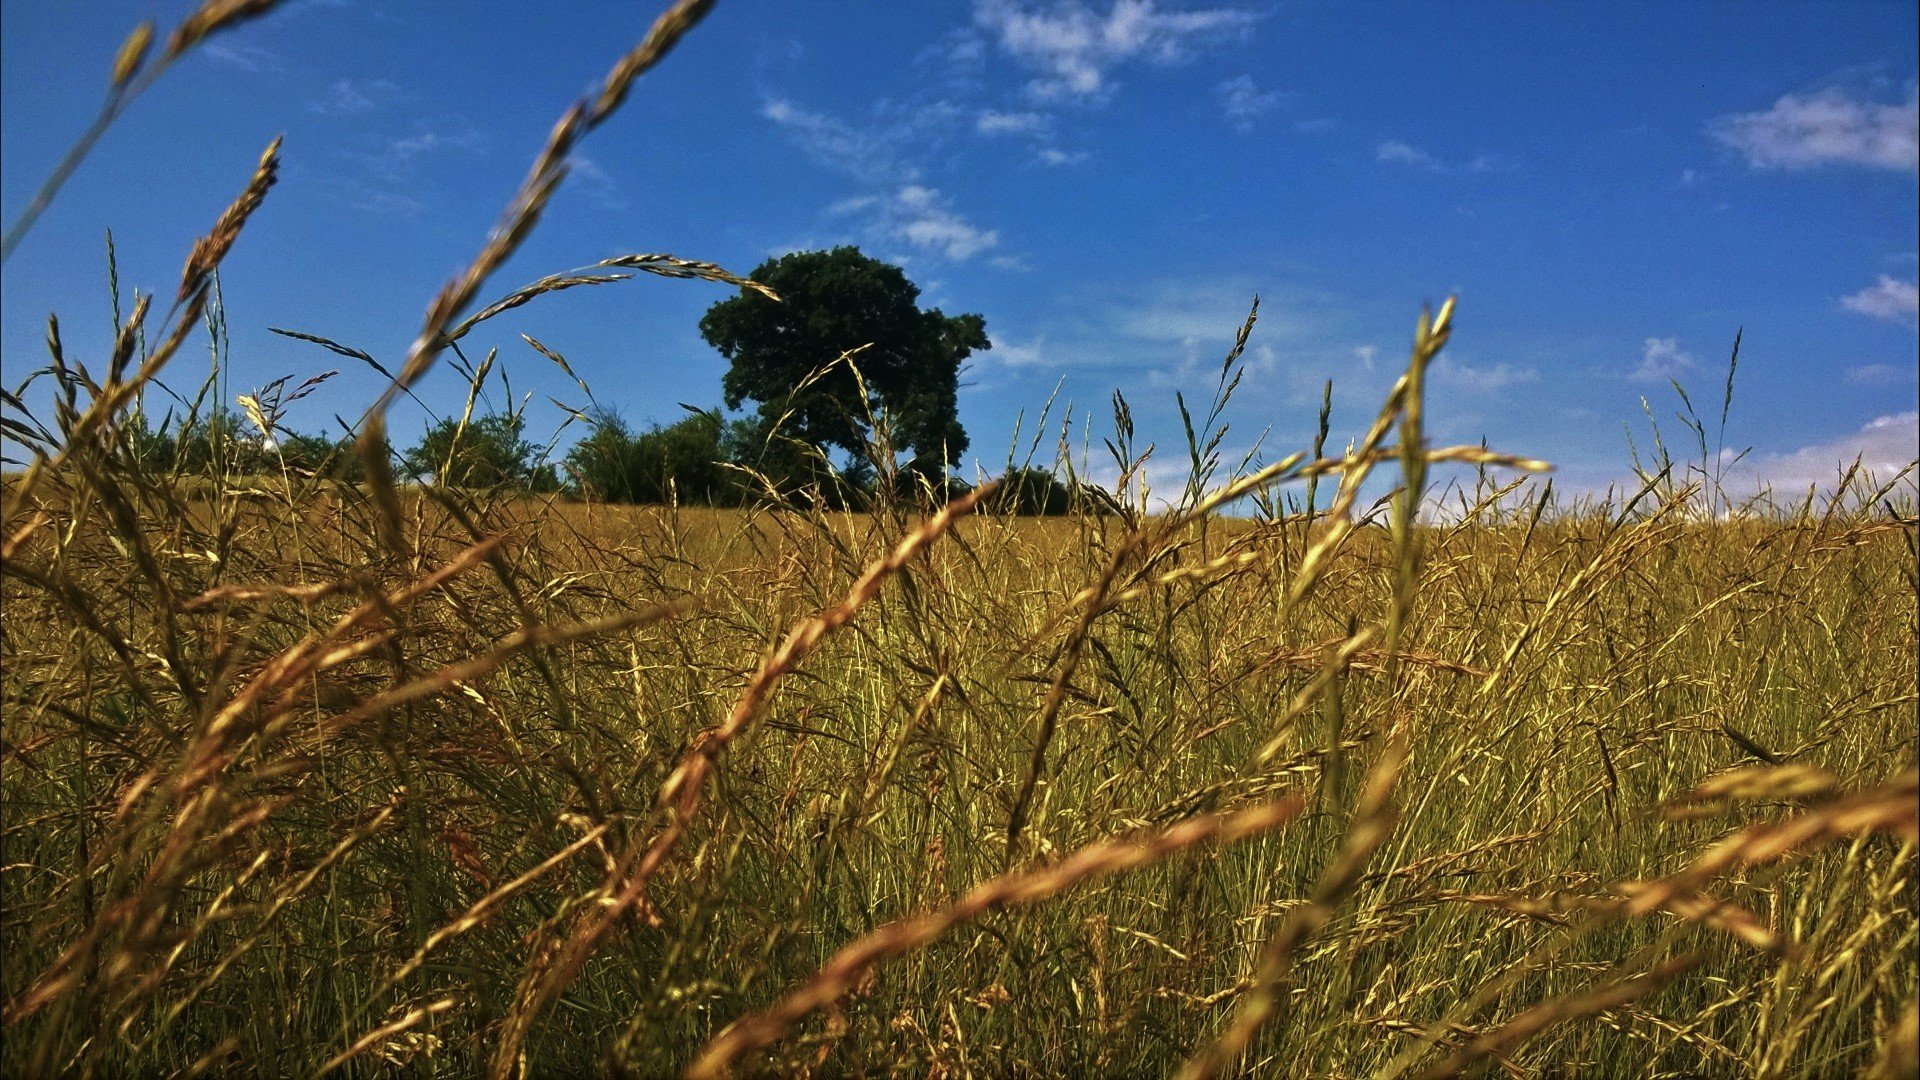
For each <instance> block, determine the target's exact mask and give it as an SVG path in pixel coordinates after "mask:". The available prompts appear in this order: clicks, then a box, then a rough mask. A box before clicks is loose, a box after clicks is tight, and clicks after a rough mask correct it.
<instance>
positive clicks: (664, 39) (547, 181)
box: [374, 0, 713, 414]
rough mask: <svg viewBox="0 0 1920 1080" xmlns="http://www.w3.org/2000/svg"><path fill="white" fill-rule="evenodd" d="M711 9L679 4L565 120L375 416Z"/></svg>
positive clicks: (437, 306)
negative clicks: (596, 139)
mask: <svg viewBox="0 0 1920 1080" xmlns="http://www.w3.org/2000/svg"><path fill="white" fill-rule="evenodd" d="M712 7H713V0H679V2H678V3H676V4H674V5H673V6H672V7H671V8H668V9H667V10H666V11H665V12H663V13H662V14H661V16H660V18H659V19H657V20H655V22H654V24H653V27H652V29H651V30H649V31H648V33H647V36H646V37H645V38H643V39H642V40H641V42H640V44H639V45H637V46H635V47H634V48H633V50H632V51H631V52H629V53H627V54H626V55H625V56H623V57H621V58H620V61H619V62H618V63H616V64H615V65H614V67H613V70H612V71H610V72H609V73H608V74H607V79H606V82H605V83H604V84H603V85H602V87H601V91H600V95H599V96H598V97H597V98H595V99H594V100H593V101H592V102H591V103H586V102H582V103H580V104H576V105H574V106H573V107H572V108H570V109H568V110H567V111H566V112H565V113H564V114H562V116H561V117H560V121H559V122H558V123H557V124H555V125H554V127H553V131H552V132H551V133H550V134H549V135H548V136H547V143H546V145H545V146H544V147H542V148H541V151H540V153H539V155H538V156H537V157H535V158H534V162H533V167H532V168H531V169H530V170H529V171H528V173H527V178H526V179H525V180H524V181H522V182H521V185H520V190H519V191H518V192H516V193H515V194H514V196H513V198H512V199H511V200H509V201H508V203H507V208H506V210H505V211H504V212H503V213H502V215H501V218H500V221H499V223H498V224H496V225H495V226H494V228H493V232H492V233H491V234H490V235H489V236H488V237H487V242H486V244H485V245H484V246H483V247H482V248H481V249H480V253H479V254H478V255H476V256H474V259H473V261H472V262H471V263H469V264H468V266H467V268H466V269H465V270H464V271H463V272H462V273H461V274H460V275H459V276H458V277H456V278H454V279H453V280H452V281H450V282H448V283H447V284H446V286H445V287H443V288H442V289H441V290H440V293H439V295H437V296H435V297H434V300H433V303H432V304H431V305H429V307H428V308H427V318H426V323H425V325H424V326H422V327H421V330H420V335H419V336H418V337H417V338H415V339H414V343H413V347H412V348H411V349H409V350H408V351H407V360H406V363H404V364H402V365H401V367H400V374H399V377H398V378H396V379H395V380H394V384H393V385H392V386H389V387H388V388H387V390H386V392H385V393H383V394H382V395H381V396H380V399H379V401H377V402H375V404H374V412H375V413H376V414H378V413H381V412H384V411H385V410H386V408H387V406H388V405H390V404H391V403H392V401H393V398H394V396H395V395H396V394H398V393H401V392H403V391H405V390H407V389H409V388H410V387H412V385H413V384H414V383H415V382H417V381H419V379H420V377H421V376H422V375H425V374H426V373H427V370H428V369H429V368H431V367H432V366H433V361H434V359H435V358H436V357H438V356H439V355H440V352H441V350H442V349H444V348H446V341H447V338H446V330H447V327H448V325H449V324H451V323H452V322H453V320H454V319H456V318H458V317H459V315H460V313H461V312H462V311H464V310H466V308H467V305H469V304H471V303H472V302H473V298H474V296H475V294H477V293H478V292H479V291H480V287H481V286H482V285H483V284H485V283H486V281H487V279H488V278H490V277H492V276H493V272H494V271H495V270H497V269H499V268H500V264H502V263H504V262H506V261H507V256H509V255H511V254H513V252H514V251H515V250H516V249H518V248H519V246H520V242H521V241H522V240H524V239H525V238H526V235H527V233H529V232H530V231H532V229H533V227H534V225H535V224H537V223H538V222H539V220H540V213H541V211H542V210H544V209H545V208H546V205H547V200H548V199H550V198H551V197H552V196H553V192H554V189H555V188H556V187H558V186H559V184H560V181H561V180H563V179H565V177H566V171H567V167H566V161H567V157H568V155H569V154H571V153H572V152H573V149H574V147H575V145H577V144H578V142H579V141H580V139H581V137H583V136H584V135H586V133H587V132H588V131H591V130H592V129H593V128H595V127H598V126H599V125H600V124H601V123H603V122H605V121H606V119H607V117H609V116H610V115H612V113H613V111H614V110H615V109H618V108H619V107H620V103H621V102H622V101H625V100H626V96H627V91H628V90H630V89H631V88H632V86H633V83H634V80H635V79H638V78H639V77H640V76H641V75H642V74H643V73H645V72H646V71H647V69H649V68H651V67H653V65H655V64H656V63H659V61H660V59H661V58H662V57H664V56H666V54H667V53H668V52H669V51H670V50H671V49H672V48H673V46H674V44H675V43H676V42H678V41H679V40H680V38H681V37H682V36H683V35H684V34H686V32H687V31H689V30H691V29H693V27H694V25H695V24H697V23H698V22H699V21H700V20H701V19H702V18H703V17H705V16H706V13H707V11H708V10H709V9H711V8H712Z"/></svg>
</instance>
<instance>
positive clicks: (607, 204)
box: [567, 154, 632, 211]
mask: <svg viewBox="0 0 1920 1080" xmlns="http://www.w3.org/2000/svg"><path fill="white" fill-rule="evenodd" d="M567 178H568V180H569V181H571V183H570V184H569V185H568V186H570V187H577V188H578V189H579V190H581V191H583V192H585V193H586V194H587V195H588V196H589V197H591V198H592V199H593V201H594V202H596V203H599V204H600V207H601V209H604V210H613V211H621V210H629V209H632V207H631V206H630V204H628V202H627V200H626V197H625V196H623V195H622V194H621V193H620V183H619V181H617V180H615V179H614V178H613V177H612V176H611V175H609V174H608V173H607V170H605V169H603V168H601V167H600V164H599V163H598V162H596V161H594V160H593V159H592V158H590V157H588V156H586V155H585V154H572V155H569V156H568V158H567Z"/></svg>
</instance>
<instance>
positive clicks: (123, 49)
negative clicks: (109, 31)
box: [0, 0, 280, 262]
mask: <svg viewBox="0 0 1920 1080" xmlns="http://www.w3.org/2000/svg"><path fill="white" fill-rule="evenodd" d="M279 3H280V0H205V2H204V3H202V4H201V5H200V7H198V8H197V9H195V10H194V12H193V13H192V14H191V15H189V16H187V18H186V19H184V20H182V21H181V23H180V25H179V26H177V27H175V28H174V31H173V33H172V34H171V35H170V36H169V37H168V38H167V48H166V51H165V52H164V53H163V54H162V55H161V57H160V59H159V61H157V62H156V63H154V64H153V65H152V66H150V67H149V66H147V65H146V59H147V53H148V52H149V51H150V50H151V48H152V46H153V24H152V23H151V22H143V23H141V24H140V25H139V26H136V27H134V29H133V32H132V33H130V34H128V35H127V38H126V40H125V41H124V42H122V43H121V45H120V50H119V52H118V53H116V54H115V55H114V58H113V74H112V78H111V81H110V82H109V84H108V90H107V100H106V103H105V104H104V105H102V106H101V107H100V114H99V115H98V116H96V117H95V118H94V120H93V123H92V124H90V125H89V126H88V127H87V130H86V131H84V132H82V133H81V135H80V137H79V138H78V139H76V140H74V144H73V146H72V147H70V148H69V149H68V150H67V153H66V155H65V156H64V157H62V158H61V159H60V163H59V164H58V165H56V166H54V168H53V171H52V172H51V173H49V174H47V178H46V180H45V181H43V182H42V183H41V185H40V189H39V190H38V191H36V192H34V195H33V199H32V200H31V201H30V202H28V203H27V205H26V208H25V209H23V210H21V211H20V216H19V217H16V218H15V219H14V220H13V224H12V225H9V226H7V235H6V238H5V240H4V241H0V262H5V261H6V260H7V259H10V258H12V257H13V252H14V249H15V248H17V247H18V246H19V245H20V241H22V240H24V239H26V235H27V232H28V230H30V229H32V228H33V223H34V222H35V221H38V220H39V219H40V215H41V214H43V213H45V212H46V209H47V207H48V206H51V205H52V204H53V197H54V196H55V195H56V194H58V193H59V191H60V188H61V187H62V186H63V185H64V184H65V183H66V182H67V179H68V178H69V177H71V176H72V175H73V172H74V170H75V169H78V168H79V167H80V162H81V161H83V160H85V159H86V156H87V153H88V151H90V150H92V149H93V146H94V144H95V143H97V142H99V141H100V136H102V135H104V134H106V132H107V129H108V128H109V127H112V126H113V122H114V121H115V120H116V119H118V118H119V116H120V114H121V113H123V112H125V111H126V110H127V106H129V105H131V104H133V101H134V99H135V98H137V97H139V96H140V95H141V93H143V92H144V91H145V90H146V88H147V87H149V86H151V85H153V82H154V80H155V79H158V78H159V77H160V73H161V72H163V71H165V70H166V69H167V68H168V67H169V66H170V65H171V64H172V63H173V62H174V61H175V60H177V59H179V57H180V56H181V54H183V53H185V52H186V51H187V50H189V49H191V48H193V46H195V45H197V44H199V43H200V42H201V41H203V40H205V39H206V38H207V36H208V35H210V34H213V33H217V32H219V31H221V30H226V29H229V28H231V27H234V26H237V25H239V24H240V23H242V22H245V21H246V20H248V19H252V18H255V17H257V16H260V15H264V14H266V13H267V12H269V11H271V10H273V8H274V7H276V6H278V5H279Z"/></svg>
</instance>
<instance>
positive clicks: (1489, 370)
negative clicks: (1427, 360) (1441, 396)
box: [1433, 355, 1540, 395]
mask: <svg viewBox="0 0 1920 1080" xmlns="http://www.w3.org/2000/svg"><path fill="white" fill-rule="evenodd" d="M1539 381H1540V372H1539V370H1538V369H1536V368H1532V367H1526V366H1522V365H1518V364H1510V363H1507V362H1505V361H1502V362H1500V363H1497V364H1491V365H1474V364H1469V363H1466V362H1463V361H1461V360H1458V359H1455V358H1454V357H1453V356H1452V355H1442V356H1441V358H1440V360H1439V361H1438V362H1437V363H1435V364H1434V377H1433V385H1434V386H1435V387H1436V388H1445V389H1451V390H1457V391H1461V392H1464V393H1469V394H1476V395H1487V394H1497V393H1499V392H1500V391H1502V390H1506V389H1508V388H1509V387H1514V386H1522V385H1525V384H1527V383H1535V382H1539Z"/></svg>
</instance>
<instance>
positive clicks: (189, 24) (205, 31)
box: [164, 0, 280, 60]
mask: <svg viewBox="0 0 1920 1080" xmlns="http://www.w3.org/2000/svg"><path fill="white" fill-rule="evenodd" d="M279 2H280V0H205V2H204V3H202V4H201V5H200V6H199V7H197V8H195V9H194V11H193V14H191V15H188V16H187V17H186V18H185V19H183V20H181V22H180V25H179V26H176V27H174V28H173V33H172V34H170V35H169V36H168V37H167V51H166V53H165V54H164V56H165V59H168V60H172V59H173V58H175V57H177V56H179V55H180V54H182V53H184V52H186V51H187V50H188V49H191V48H193V47H194V46H195V45H198V44H200V43H201V42H202V41H205V40H206V39H207V37H208V36H209V35H211V34H215V33H218V32H219V31H222V30H231V29H232V28H234V27H235V26H238V25H240V24H241V23H243V22H246V21H247V20H248V19H254V18H258V17H260V16H262V15H265V14H266V13H267V12H269V11H272V10H273V9H274V8H275V7H276V6H277V5H278V4H279Z"/></svg>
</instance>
